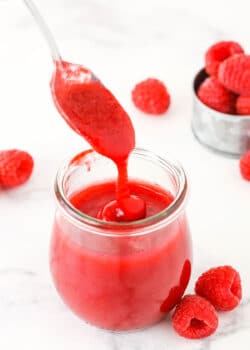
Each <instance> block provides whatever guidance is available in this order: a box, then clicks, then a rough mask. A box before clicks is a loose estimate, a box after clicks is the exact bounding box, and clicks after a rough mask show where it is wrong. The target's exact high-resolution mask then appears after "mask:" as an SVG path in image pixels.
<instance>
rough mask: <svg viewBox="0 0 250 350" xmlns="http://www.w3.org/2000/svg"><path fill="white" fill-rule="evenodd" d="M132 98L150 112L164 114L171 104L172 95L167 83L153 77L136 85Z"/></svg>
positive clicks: (140, 106) (137, 104)
mask: <svg viewBox="0 0 250 350" xmlns="http://www.w3.org/2000/svg"><path fill="white" fill-rule="evenodd" d="M132 100H133V102H134V104H135V106H136V107H137V108H139V109H140V110H142V111H143V112H145V113H148V114H163V113H165V112H166V111H167V109H168V107H169V105H170V95H169V93H168V91H167V89H166V87H165V85H164V84H163V83H162V82H161V81H160V80H158V79H153V78H149V79H147V80H144V81H142V82H140V83H139V84H137V85H136V86H135V87H134V89H133V91H132Z"/></svg>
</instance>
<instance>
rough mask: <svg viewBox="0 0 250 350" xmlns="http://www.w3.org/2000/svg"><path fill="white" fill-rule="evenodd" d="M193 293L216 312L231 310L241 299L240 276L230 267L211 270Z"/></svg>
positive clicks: (202, 276)
mask: <svg viewBox="0 0 250 350" xmlns="http://www.w3.org/2000/svg"><path fill="white" fill-rule="evenodd" d="M249 159H250V158H249ZM195 292H196V294H198V295H200V296H202V297H204V298H206V299H207V300H209V301H210V302H211V304H213V306H214V307H215V308H216V309H217V310H222V311H229V310H232V309H234V308H235V307H236V306H237V305H238V304H239V302H240V300H241V297H242V291H241V282H240V275H239V273H238V272H237V271H236V270H235V269H234V268H232V267H231V266H220V267H215V268H212V269H210V270H208V271H206V272H204V273H203V274H202V275H201V276H200V277H199V278H198V280H197V282H196V285H195Z"/></svg>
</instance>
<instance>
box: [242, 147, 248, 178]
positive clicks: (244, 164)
mask: <svg viewBox="0 0 250 350" xmlns="http://www.w3.org/2000/svg"><path fill="white" fill-rule="evenodd" d="M240 172H241V175H242V177H243V179H245V180H247V181H250V151H247V152H246V153H245V154H243V156H242V157H241V158H240Z"/></svg>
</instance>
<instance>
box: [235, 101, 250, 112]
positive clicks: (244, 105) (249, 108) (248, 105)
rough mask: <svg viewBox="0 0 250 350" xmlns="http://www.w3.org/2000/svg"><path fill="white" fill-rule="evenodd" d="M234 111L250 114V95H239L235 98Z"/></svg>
mask: <svg viewBox="0 0 250 350" xmlns="http://www.w3.org/2000/svg"><path fill="white" fill-rule="evenodd" d="M236 113H237V114H239V115H248V116H250V96H239V97H238V98H237V101H236Z"/></svg>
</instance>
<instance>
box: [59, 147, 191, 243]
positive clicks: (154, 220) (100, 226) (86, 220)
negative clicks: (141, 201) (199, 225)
mask: <svg viewBox="0 0 250 350" xmlns="http://www.w3.org/2000/svg"><path fill="white" fill-rule="evenodd" d="M89 153H93V154H98V153H96V152H95V151H94V150H88V151H85V152H84V154H89ZM80 154H81V153H80ZM80 154H78V155H76V156H74V157H72V158H71V160H70V161H66V162H64V164H63V165H62V166H61V167H60V168H59V170H58V172H57V175H56V181H55V194H56V198H57V201H58V205H59V207H60V208H61V209H62V210H63V211H64V213H65V214H66V215H67V217H68V218H69V219H71V220H73V221H74V223H76V224H78V225H79V224H80V225H81V227H82V225H86V226H87V227H88V231H91V232H93V233H96V234H99V235H104V236H117V237H121V232H122V237H124V234H125V235H126V234H127V235H129V236H135V235H140V234H146V233H149V232H152V230H153V229H154V228H158V226H159V225H162V224H164V225H166V224H169V223H170V222H172V221H174V220H175V218H176V217H178V215H179V214H180V213H181V212H182V210H183V208H184V206H185V202H186V198H187V193H188V184H187V177H186V174H185V171H184V169H183V167H182V166H181V165H180V164H179V163H178V162H177V161H173V160H170V159H169V158H168V159H166V158H163V157H162V156H159V155H158V154H156V153H154V152H151V151H148V150H146V149H144V148H135V149H134V150H133V151H132V152H131V154H130V156H131V155H132V156H139V157H140V158H144V159H146V160H149V161H151V162H153V163H155V164H158V165H160V166H162V167H163V168H166V169H170V170H171V171H172V172H173V174H174V177H175V180H177V186H178V188H177V193H176V195H175V197H174V200H173V202H172V203H171V204H170V205H169V206H168V207H167V208H165V209H163V210H162V211H160V212H159V213H157V214H155V215H152V216H150V217H147V218H144V219H140V220H136V221H131V222H109V221H104V220H100V219H96V218H94V217H92V216H89V215H87V214H84V213H83V212H81V211H80V210H78V209H77V208H76V207H74V206H73V205H72V204H71V202H70V201H69V200H68V198H67V196H66V194H65V191H64V188H63V185H64V180H65V175H66V173H67V170H68V169H69V167H70V165H71V164H72V163H71V162H72V159H76V158H78V156H79V155H80ZM98 156H99V157H103V156H102V155H99V154H98ZM107 230H108V231H107ZM129 231H130V232H129Z"/></svg>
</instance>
